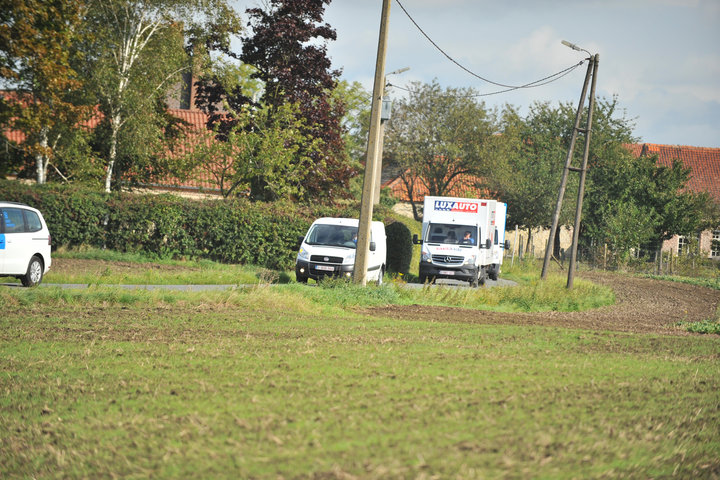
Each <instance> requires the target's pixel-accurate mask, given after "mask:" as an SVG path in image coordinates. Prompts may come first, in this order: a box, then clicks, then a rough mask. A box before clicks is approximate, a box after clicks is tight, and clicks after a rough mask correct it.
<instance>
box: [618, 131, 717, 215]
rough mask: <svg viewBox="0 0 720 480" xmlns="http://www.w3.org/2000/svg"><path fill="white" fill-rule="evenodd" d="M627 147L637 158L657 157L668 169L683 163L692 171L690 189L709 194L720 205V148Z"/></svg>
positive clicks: (639, 145) (631, 145) (649, 145)
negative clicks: (676, 163)
mask: <svg viewBox="0 0 720 480" xmlns="http://www.w3.org/2000/svg"><path fill="white" fill-rule="evenodd" d="M625 147H626V148H627V149H628V150H630V152H631V153H632V154H633V155H634V156H636V157H639V156H648V155H657V156H658V163H660V164H661V165H665V166H667V167H669V166H671V165H672V162H673V160H679V161H681V162H682V163H683V164H684V165H685V166H686V167H688V168H690V170H691V172H690V178H689V180H688V188H689V189H690V190H691V191H693V192H707V193H708V194H710V196H711V197H712V198H713V199H714V200H715V201H716V202H718V203H720V148H705V147H689V146H684V145H657V144H654V143H643V144H627V145H625Z"/></svg>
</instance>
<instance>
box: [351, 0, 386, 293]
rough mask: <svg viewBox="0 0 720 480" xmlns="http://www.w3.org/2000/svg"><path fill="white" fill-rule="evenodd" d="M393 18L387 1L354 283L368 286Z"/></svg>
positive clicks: (371, 118) (376, 72)
mask: <svg viewBox="0 0 720 480" xmlns="http://www.w3.org/2000/svg"><path fill="white" fill-rule="evenodd" d="M389 19H390V0H383V6H382V15H381V17H380V36H379V39H378V50H377V60H376V62H375V83H374V85H373V98H372V107H371V110H370V133H369V135H368V147H367V157H366V160H365V175H364V177H363V191H362V200H361V201H360V221H359V225H358V241H357V250H356V252H355V267H354V273H353V280H354V282H355V283H357V284H360V285H365V284H366V283H367V266H368V254H369V250H370V223H371V222H372V214H373V197H374V196H375V182H376V181H377V178H378V171H379V170H380V169H381V168H382V167H381V163H382V158H378V150H379V147H380V142H381V141H382V140H381V138H380V133H381V128H380V113H381V108H382V96H383V92H384V89H385V57H386V54H387V34H388V21H389Z"/></svg>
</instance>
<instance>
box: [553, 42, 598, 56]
mask: <svg viewBox="0 0 720 480" xmlns="http://www.w3.org/2000/svg"><path fill="white" fill-rule="evenodd" d="M560 43H562V44H563V45H565V46H566V47H569V48H572V49H573V50H577V51H578V52H585V53H587V54H588V55H590V56H592V53H590V52H588V51H587V50H585V49H584V48H580V47H578V46H577V45H575V44H574V43H570V42H568V41H567V40H561V41H560Z"/></svg>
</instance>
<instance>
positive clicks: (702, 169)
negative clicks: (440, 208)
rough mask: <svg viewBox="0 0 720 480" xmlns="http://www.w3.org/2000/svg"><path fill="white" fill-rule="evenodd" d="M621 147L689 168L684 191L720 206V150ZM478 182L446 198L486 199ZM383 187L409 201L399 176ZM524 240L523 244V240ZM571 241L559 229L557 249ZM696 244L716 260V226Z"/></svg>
mask: <svg viewBox="0 0 720 480" xmlns="http://www.w3.org/2000/svg"><path fill="white" fill-rule="evenodd" d="M625 147H626V148H627V149H628V150H629V151H630V152H631V153H632V154H633V155H634V156H635V157H636V158H638V157H641V156H651V155H657V156H658V163H659V164H661V165H664V166H667V167H669V166H671V165H672V162H673V160H679V161H681V162H682V163H683V165H685V167H687V168H690V171H691V173H690V178H689V180H688V183H687V188H688V189H689V190H690V191H692V192H698V193H699V192H707V193H708V194H709V195H710V198H711V199H712V200H713V201H714V202H715V203H717V204H718V205H720V148H703V147H689V146H678V145H657V144H651V143H643V144H627V145H625ZM479 180H480V179H479V178H477V177H473V176H470V175H465V176H462V177H460V178H458V179H457V181H456V182H455V183H454V184H453V187H452V188H451V190H450V193H449V194H448V195H451V196H457V197H473V198H483V197H485V196H487V192H485V191H484V190H481V189H478V188H477V187H476V185H477V184H478V183H480V182H479ZM414 185H415V191H414V192H413V194H414V198H415V201H416V202H417V203H420V204H422V201H423V199H424V198H425V195H426V194H427V189H426V188H425V187H424V185H423V183H422V181H418V180H416V181H415V182H414ZM383 187H384V188H388V189H390V192H391V195H392V196H393V197H394V198H395V199H397V200H398V201H399V202H409V201H410V197H409V194H408V192H407V189H406V187H405V184H404V183H403V181H402V179H400V177H396V178H394V179H390V180H388V181H386V182H385V183H384V184H383ZM550 213H551V212H548V218H549V217H550ZM510 230H511V226H510V225H508V238H509V239H510V240H511V241H512V240H513V238H512V235H511V234H510ZM547 237H548V233H547V231H542V230H538V231H533V233H532V238H531V239H530V241H531V242H532V244H531V245H530V248H529V249H528V250H529V251H530V252H531V253H532V252H534V254H535V255H536V256H543V255H544V252H545V246H546V244H547ZM691 240H694V239H690V238H687V237H684V236H677V235H676V236H675V237H673V238H671V239H670V240H666V241H665V242H663V245H662V251H664V252H669V251H671V252H673V253H675V254H678V253H680V252H681V251H682V250H683V249H684V248H687V246H688V244H689V243H690V242H691ZM525 241H527V239H525ZM571 241H572V239H571V234H570V232H569V231H568V230H567V229H564V228H563V229H561V243H560V246H561V248H563V249H567V248H568V246H569V245H570V243H571ZM697 242H698V245H699V248H700V251H701V252H702V253H703V254H706V255H707V256H708V257H710V258H713V259H717V260H720V225H719V226H718V227H717V228H716V229H713V230H706V231H704V232H698V234H697Z"/></svg>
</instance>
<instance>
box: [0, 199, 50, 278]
mask: <svg viewBox="0 0 720 480" xmlns="http://www.w3.org/2000/svg"><path fill="white" fill-rule="evenodd" d="M50 247H51V238H50V231H49V230H48V227H47V224H46V223H45V219H44V218H43V216H42V213H40V211H39V210H37V209H35V208H32V207H30V206H28V205H25V204H21V203H14V202H0V276H10V277H16V278H19V279H20V281H22V284H23V285H25V286H26V287H34V286H36V285H39V284H40V282H41V281H42V279H43V276H44V275H45V274H46V273H47V272H48V270H49V269H50V265H51V264H52V259H51V257H50Z"/></svg>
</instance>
